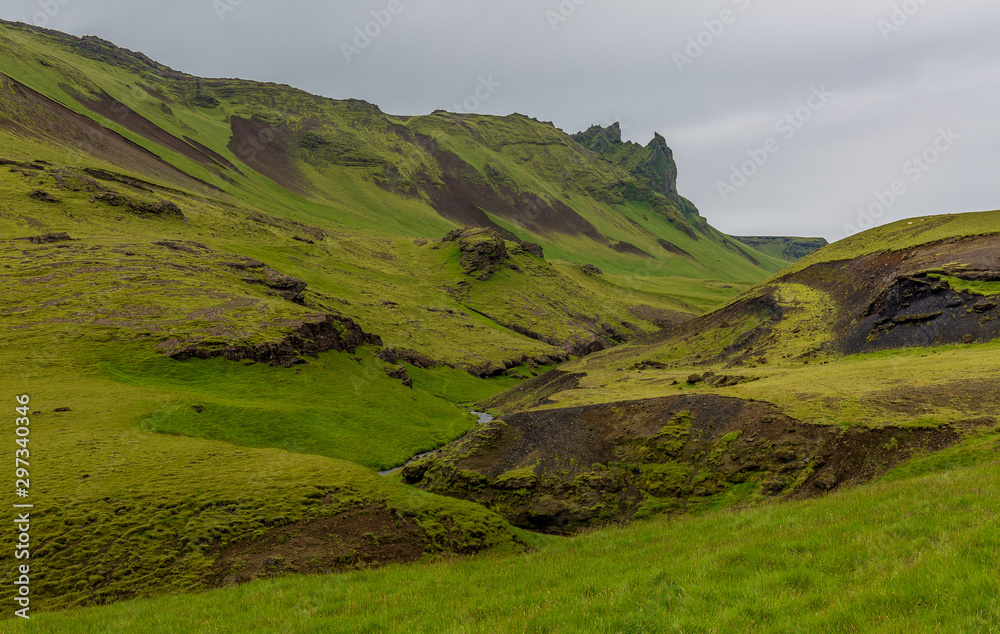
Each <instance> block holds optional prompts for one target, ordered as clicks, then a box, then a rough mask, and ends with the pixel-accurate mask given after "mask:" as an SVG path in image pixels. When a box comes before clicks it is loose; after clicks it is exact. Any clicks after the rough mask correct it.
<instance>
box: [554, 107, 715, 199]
mask: <svg viewBox="0 0 1000 634" xmlns="http://www.w3.org/2000/svg"><path fill="white" fill-rule="evenodd" d="M573 140H575V141H576V142H577V143H579V144H580V145H582V146H584V147H585V148H587V149H588V150H591V151H592V152H595V153H596V154H598V155H600V156H601V157H603V158H604V159H606V160H607V161H609V162H610V163H612V164H614V165H616V166H618V167H620V168H621V169H623V170H625V171H627V172H629V173H630V174H632V175H633V176H634V177H635V178H636V180H638V181H639V182H640V183H642V184H644V185H646V186H647V187H649V188H650V189H651V190H652V191H654V192H657V193H659V194H662V195H663V196H664V197H665V198H666V199H667V200H669V201H670V202H671V203H673V204H674V205H675V206H677V207H678V208H679V209H680V210H681V211H683V212H685V213H690V214H694V215H697V213H698V210H697V208H696V207H695V206H694V205H693V204H692V203H691V202H690V201H688V200H687V199H685V198H682V197H681V196H680V195H679V194H678V193H677V163H676V162H675V161H674V153H673V150H671V149H670V147H669V146H668V145H667V140H666V139H664V138H663V136H661V135H660V134H658V133H657V134H654V135H653V140H652V141H650V142H649V144H647V145H645V146H642V145H640V144H638V143H635V142H633V141H622V130H621V125H620V124H618V123H617V122H616V123H613V124H611V125H609V126H608V127H606V128H605V127H601V126H599V125H595V126H591V127H590V128H588V129H587V130H585V131H584V132H578V133H577V134H574V135H573Z"/></svg>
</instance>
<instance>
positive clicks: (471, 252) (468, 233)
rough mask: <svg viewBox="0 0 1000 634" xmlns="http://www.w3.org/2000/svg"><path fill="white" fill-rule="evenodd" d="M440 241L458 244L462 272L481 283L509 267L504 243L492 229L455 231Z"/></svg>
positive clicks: (468, 228) (508, 256)
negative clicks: (460, 253)
mask: <svg viewBox="0 0 1000 634" xmlns="http://www.w3.org/2000/svg"><path fill="white" fill-rule="evenodd" d="M441 241H442V242H457V243H458V245H459V248H460V249H461V252H462V270H463V271H465V274H466V275H469V276H471V277H475V278H477V279H478V280H479V281H481V282H485V281H486V280H488V279H490V277H491V276H492V275H493V274H494V273H496V272H497V271H500V270H501V269H503V268H504V267H505V266H508V267H509V266H510V262H509V260H510V254H509V253H508V252H507V244H506V241H505V240H504V238H503V236H501V235H500V234H499V233H498V232H497V231H495V230H493V229H475V228H470V227H467V228H465V229H456V230H454V231H452V232H450V233H449V234H448V235H446V236H445V237H444V238H442V239H441Z"/></svg>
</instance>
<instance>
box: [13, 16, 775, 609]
mask: <svg viewBox="0 0 1000 634" xmlns="http://www.w3.org/2000/svg"><path fill="white" fill-rule="evenodd" d="M0 59H2V60H3V62H2V65H0V266H2V268H0V271H3V273H2V275H0V293H2V296H3V298H4V300H5V301H4V306H3V308H2V309H0V323H2V326H3V327H2V328H0V350H2V352H0V362H2V364H3V368H4V369H3V370H2V371H0V377H2V379H3V383H4V384H5V385H7V386H9V389H10V390H11V394H14V393H15V392H16V393H17V394H20V395H27V396H28V397H29V398H30V412H29V416H28V418H29V419H30V420H31V432H30V445H29V446H28V449H29V454H30V455H29V458H30V460H29V462H30V469H29V470H30V472H31V475H32V476H33V477H32V478H31V482H32V484H33V485H34V486H33V487H32V488H31V489H30V492H29V499H30V501H31V502H33V503H34V507H33V509H32V511H31V513H32V520H33V521H32V539H33V540H34V542H33V543H34V544H35V545H34V546H33V553H32V559H31V566H32V576H33V578H34V579H35V584H36V585H34V586H33V588H32V592H33V594H32V607H33V608H34V609H36V610H40V611H45V610H51V609H55V608H63V607H71V606H79V605H85V604H94V603H104V602H110V601H116V600H121V599H125V598H130V597H142V596H151V595H156V594H162V593H176V592H183V591H195V590H200V589H205V588H209V587H214V586H218V585H224V584H228V583H232V582H241V581H246V580H249V579H253V578H258V577H266V576H270V575H277V574H287V573H291V572H314V573H319V572H330V571H343V570H350V569H354V568H361V567H369V566H376V565H382V564H385V563H389V562H392V561H411V560H414V559H420V558H424V557H433V556H436V555H439V554H469V553H474V552H479V551H524V550H526V549H530V548H531V547H533V546H534V545H537V539H536V538H535V537H533V536H532V535H529V534H526V533H524V532H522V531H520V530H518V529H516V528H514V527H512V526H511V525H510V524H509V523H508V522H507V521H506V520H504V519H503V518H502V517H501V516H499V515H498V514H496V513H493V512H492V511H488V510H486V509H484V508H483V507H482V506H479V505H475V504H471V503H468V502H463V501H459V500H455V499H453V498H448V497H442V496H436V495H433V494H427V493H424V492H420V491H416V490H414V489H412V488H409V487H405V486H403V485H402V484H401V483H400V482H399V476H390V477H387V478H384V477H380V476H378V475H376V474H375V470H376V469H383V468H387V467H394V466H398V465H401V464H403V463H404V462H405V461H406V460H407V459H408V458H410V457H411V456H413V455H415V454H418V453H420V452H424V451H427V450H430V449H433V448H435V447H438V446H440V445H442V444H445V443H447V442H449V441H451V440H454V439H456V438H458V437H460V436H462V435H463V434H464V433H465V432H467V431H469V430H470V429H473V428H474V427H475V425H476V418H475V417H474V416H473V415H471V414H470V413H469V412H468V411H466V410H465V409H463V408H462V407H460V406H459V404H467V403H470V402H472V401H474V400H479V399H482V398H485V397H489V396H492V395H494V394H496V393H498V392H500V391H503V390H504V389H507V388H510V387H512V386H514V385H516V384H517V383H518V382H520V381H521V380H523V378H525V377H528V376H532V375H535V374H539V373H542V372H544V371H546V370H547V369H549V368H550V367H552V365H554V364H555V363H558V362H561V361H565V360H567V359H569V358H570V357H571V356H573V357H575V356H579V355H584V354H588V353H593V352H595V351H598V350H602V349H606V348H608V347H610V346H612V345H614V344H616V343H620V342H623V341H628V340H631V339H634V338H635V337H637V336H641V335H643V334H648V333H652V332H655V331H657V330H658V329H660V328H661V327H663V326H664V325H669V324H673V323H678V322H680V321H683V320H685V319H687V318H689V317H691V316H692V315H695V314H700V313H702V312H704V311H705V310H707V309H709V308H711V307H713V306H716V305H718V304H719V303H721V302H724V301H726V300H727V299H729V298H731V297H732V296H733V295H734V294H736V293H738V292H739V291H740V290H743V289H745V288H747V287H748V286H749V285H751V284H753V283H754V282H756V281H759V280H760V279H762V278H764V277H766V276H767V275H768V274H769V273H771V272H773V271H776V270H778V269H780V268H781V267H782V266H784V265H785V263H783V262H781V261H779V260H777V259H773V258H769V257H767V256H765V255H762V254H759V253H756V252H753V251H751V250H742V249H733V248H732V246H731V245H730V244H729V243H728V242H727V241H726V240H725V239H723V238H722V237H720V236H721V234H719V233H718V232H716V231H715V230H713V229H711V228H710V227H709V226H708V225H707V224H706V223H705V222H704V221H703V220H702V219H700V218H697V217H695V216H692V215H691V214H689V213H686V212H685V210H684V209H682V208H677V207H675V206H671V205H669V204H666V205H665V204H661V203H662V201H660V202H657V203H656V204H655V205H654V203H651V202H650V200H651V198H650V196H649V195H647V194H646V193H644V192H646V190H647V188H646V186H645V185H643V184H642V183H641V182H639V181H637V180H636V179H635V178H634V177H633V176H631V175H630V174H629V173H627V172H625V171H623V170H620V169H618V168H615V167H614V166H611V165H609V164H607V162H606V161H604V160H603V159H601V158H600V157H597V156H595V155H593V154H592V153H590V152H589V151H587V150H586V149H585V148H583V147H582V146H580V145H579V144H577V143H575V142H574V141H573V140H572V139H571V138H570V137H568V136H567V135H565V134H564V133H562V132H561V131H559V130H556V129H555V128H554V127H552V126H551V125H550V124H544V123H541V122H538V121H534V120H532V119H529V118H527V117H524V116H521V115H512V116H510V117H484V116H473V115H452V114H449V113H443V112H439V113H434V114H431V115H428V116H425V117H413V118H400V117H393V116H390V115H387V114H385V113H383V112H381V111H380V110H379V109H378V108H377V107H376V106H373V105H371V104H367V103H364V102H360V101H352V100H344V101H336V100H331V99H325V98H320V97H316V96H313V95H309V94H307V93H304V92H302V91H299V90H296V89H293V88H290V87H288V86H278V85H273V84H261V83H256V82H248V81H241V80H220V79H215V80H208V79H201V78H197V77H193V76H190V75H187V74H184V73H181V72H177V71H174V70H172V69H169V68H166V67H165V66H163V65H161V64H158V63H156V62H154V61H153V60H150V59H149V58H147V57H145V56H143V55H141V54H138V53H133V52H130V51H126V50H123V49H120V48H117V47H115V46H114V45H112V44H110V43H108V42H105V41H103V40H100V39H98V38H93V37H88V38H75V37H71V36H67V35H64V34H60V33H57V32H53V31H45V30H41V29H36V28H32V27H28V26H26V25H15V24H12V23H6V22H4V23H0ZM654 207H655V208H654ZM26 443H27V441H26ZM26 455H28V454H26ZM0 563H2V569H3V571H4V572H3V574H4V580H5V583H4V585H3V587H4V588H5V590H3V591H0V599H2V600H3V601H6V602H10V601H11V600H12V596H13V593H14V592H16V588H15V586H14V585H13V583H12V577H11V575H12V574H14V572H15V571H16V568H15V567H13V564H14V563H16V562H15V561H14V559H13V557H12V556H11V555H10V554H4V555H2V556H0Z"/></svg>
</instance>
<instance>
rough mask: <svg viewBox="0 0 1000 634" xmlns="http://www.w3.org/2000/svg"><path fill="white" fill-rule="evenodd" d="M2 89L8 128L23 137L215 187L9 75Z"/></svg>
mask: <svg viewBox="0 0 1000 634" xmlns="http://www.w3.org/2000/svg"><path fill="white" fill-rule="evenodd" d="M0 79H2V82H3V87H4V89H5V90H7V91H8V93H9V98H10V99H11V101H12V102H13V103H14V105H15V107H14V109H13V110H12V113H13V114H11V113H8V114H11V116H12V118H11V119H9V120H8V125H9V126H12V127H13V128H14V129H16V130H18V131H19V132H20V133H22V134H26V135H29V136H31V137H35V138H41V139H42V140H43V141H47V140H49V139H55V140H58V142H59V143H63V144H67V145H72V146H73V147H75V148H78V149H79V151H80V152H81V153H82V154H89V155H92V156H95V157H98V158H101V159H105V160H107V161H109V162H111V163H114V164H117V165H130V166H132V167H133V168H134V169H136V170H141V171H143V172H145V173H147V174H156V175H157V176H158V177H159V178H169V179H171V180H173V181H174V182H175V183H178V184H180V185H183V186H186V187H192V186H205V187H211V188H212V189H215V187H213V186H211V185H209V184H208V183H205V182H204V181H201V180H200V179H197V178H194V177H192V176H190V175H188V174H187V173H185V172H183V171H182V170H180V169H178V168H176V167H174V166H173V165H171V164H170V163H168V162H167V161H165V160H163V159H161V158H160V157H158V156H156V155H155V154H153V153H152V152H150V151H149V150H147V149H145V148H143V147H142V146H140V145H138V144H136V143H134V142H133V141H130V140H129V139H126V138H125V137H123V136H121V135H120V134H118V133H117V132H114V131H113V130H109V129H107V128H105V127H103V126H101V125H100V124H98V123H96V122H94V121H92V120H91V119H88V118H87V117H84V116H83V115H80V114H77V113H76V112H73V111H72V110H70V109H68V108H66V107H65V106H63V105H61V104H58V103H56V102H54V101H52V100H51V99H49V98H48V97H46V96H45V95H42V94H41V93H38V92H36V91H34V90H32V89H31V88H28V87H27V86H25V85H24V84H21V83H19V82H17V81H15V80H14V79H11V78H10V77H8V76H6V75H2V74H0Z"/></svg>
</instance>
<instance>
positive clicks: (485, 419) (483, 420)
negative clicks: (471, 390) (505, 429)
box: [378, 409, 496, 476]
mask: <svg viewBox="0 0 1000 634" xmlns="http://www.w3.org/2000/svg"><path fill="white" fill-rule="evenodd" d="M469 411H470V412H472V414H474V415H475V416H476V418H477V419H479V422H478V424H480V425H486V424H487V423H492V422H493V421H494V420H495V419H496V416H493V415H492V414H487V413H486V412H473V411H472V410H471V409H470V410H469ZM435 451H436V449H432V450H430V451H425V452H424V453H421V454H417V455H415V456H413V457H412V458H410V459H409V460H407V461H406V463H405V464H402V465H400V466H398V467H394V468H392V469H386V470H385V471H379V472H378V474H379V475H381V476H387V475H390V474H393V473H396V472H397V471H402V469H403V467H405V466H406V465H408V464H411V463H414V462H416V461H417V460H420V459H421V458H423V457H425V456H429V455H431V454H432V453H434V452H435Z"/></svg>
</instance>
